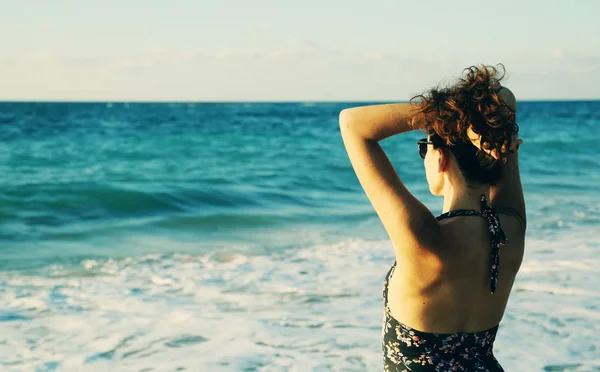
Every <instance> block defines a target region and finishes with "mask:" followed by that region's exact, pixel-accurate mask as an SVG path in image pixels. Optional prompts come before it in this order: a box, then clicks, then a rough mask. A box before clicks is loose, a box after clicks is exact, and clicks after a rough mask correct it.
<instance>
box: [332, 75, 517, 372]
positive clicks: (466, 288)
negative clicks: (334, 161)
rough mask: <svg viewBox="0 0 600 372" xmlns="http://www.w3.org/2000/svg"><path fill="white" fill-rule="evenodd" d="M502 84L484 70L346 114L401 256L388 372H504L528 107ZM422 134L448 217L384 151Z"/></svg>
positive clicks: (353, 151) (350, 145) (366, 182)
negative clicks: (504, 324) (434, 209)
mask: <svg viewBox="0 0 600 372" xmlns="http://www.w3.org/2000/svg"><path fill="white" fill-rule="evenodd" d="M497 75H498V71H497V69H495V68H493V67H488V66H481V67H475V66H472V67H469V68H467V69H465V70H464V76H463V77H462V78H461V79H459V81H458V82H457V83H456V84H455V85H454V86H451V87H448V88H442V89H439V88H434V89H432V90H430V91H428V92H427V93H426V94H424V95H419V96H416V97H413V99H411V103H407V104H389V105H373V106H366V107H356V108H350V109H346V110H343V111H342V112H341V113H340V130H341V134H342V138H343V141H344V145H345V146H346V150H347V152H348V156H349V157H350V161H351V163H352V166H353V167H354V170H355V172H356V175H357V177H358V179H359V181H360V184H361V185H362V187H363V189H364V191H365V193H366V194H367V196H368V198H369V200H370V201H371V204H372V205H373V207H374V208H375V211H376V212H377V214H378V216H379V218H380V219H381V221H382V223H383V225H384V227H385V229H386V231H387V233H388V234H389V236H390V239H391V241H392V243H393V247H394V250H395V253H396V262H395V263H394V265H393V266H392V267H391V268H390V270H389V271H388V273H387V276H386V279H385V282H384V291H383V295H384V327H383V353H384V370H385V371H409V370H410V371H502V367H501V366H500V365H499V364H498V362H497V361H496V359H495V358H494V355H493V353H492V346H493V342H494V339H495V336H496V332H497V330H498V324H499V323H500V320H501V319H502V316H503V314H504V310H505V308H506V303H507V301H508V297H509V294H510V291H511V288H512V285H513V282H514V279H515V276H516V274H517V272H518V270H519V267H520V265H521V261H522V259H523V249H524V239H525V228H526V219H525V202H524V198H523V191H522V188H521V180H520V176H519V166H518V153H517V150H518V147H519V145H520V144H521V143H522V140H520V139H518V136H517V132H518V126H517V124H516V122H515V112H516V101H515V98H514V95H513V94H512V92H510V90H508V89H507V88H504V87H502V86H501V85H500V80H501V79H502V78H501V77H500V78H499V77H498V76H497ZM415 101H416V102H415ZM415 129H418V130H423V131H425V132H426V133H427V134H428V136H427V138H426V139H423V140H420V141H419V142H418V149H419V153H420V155H421V157H422V158H423V159H424V165H425V171H426V176H427V182H428V183H429V190H430V191H431V193H432V194H433V195H436V196H443V197H444V204H443V214H442V215H440V216H438V217H435V216H434V215H433V214H432V213H431V212H430V211H429V209H427V207H425V205H423V204H422V203H421V202H420V201H419V200H417V199H416V198H415V197H414V196H413V195H412V194H411V193H410V192H409V191H408V190H407V189H406V187H405V186H404V184H403V183H402V181H401V180H400V178H399V177H398V175H397V174H396V172H395V170H394V168H393V167H392V164H391V163H390V162H389V160H388V158H387V156H386V155H385V153H384V152H383V150H382V149H381V147H380V145H379V144H378V142H379V141H381V140H383V139H385V138H388V137H390V136H393V135H396V134H400V133H404V132H408V131H410V130H415Z"/></svg>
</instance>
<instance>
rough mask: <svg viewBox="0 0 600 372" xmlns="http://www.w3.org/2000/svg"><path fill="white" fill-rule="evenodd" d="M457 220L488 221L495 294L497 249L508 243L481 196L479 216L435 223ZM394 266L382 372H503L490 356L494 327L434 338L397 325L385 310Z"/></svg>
mask: <svg viewBox="0 0 600 372" xmlns="http://www.w3.org/2000/svg"><path fill="white" fill-rule="evenodd" d="M456 216H482V217H484V218H485V219H486V220H487V224H488V229H489V232H490V237H491V241H492V242H491V244H492V260H491V265H490V292H491V293H492V294H493V293H495V292H496V285H497V282H498V268H499V264H500V262H499V261H500V247H502V246H503V245H505V244H506V243H508V240H507V239H506V236H505V235H504V232H503V231H502V228H501V227H500V221H499V219H498V214H497V213H496V212H495V211H494V210H493V209H492V208H491V207H490V206H489V205H488V204H487V200H486V198H485V195H482V196H481V213H480V212H477V211H474V210H453V211H450V212H446V213H444V214H442V215H440V216H438V217H437V219H438V220H442V219H445V218H450V217H456ZM395 268H396V262H394V265H393V266H392V267H391V268H390V270H389V271H388V273H387V275H386V278H385V282H384V286H383V298H384V305H385V308H384V319H383V332H382V336H383V360H384V371H503V369H502V367H500V365H499V364H498V362H497V361H496V359H495V358H494V355H493V353H492V347H493V344H494V340H495V338H496V333H497V331H498V325H496V326H495V327H493V328H491V329H488V330H485V331H481V332H474V333H465V332H460V333H453V334H437V333H428V332H421V331H418V330H416V329H413V328H411V327H408V326H406V325H405V324H402V323H400V322H398V321H397V320H396V319H394V317H393V316H392V314H391V312H390V309H389V307H388V296H387V291H388V283H389V278H390V276H391V274H392V273H393V271H394V269H395Z"/></svg>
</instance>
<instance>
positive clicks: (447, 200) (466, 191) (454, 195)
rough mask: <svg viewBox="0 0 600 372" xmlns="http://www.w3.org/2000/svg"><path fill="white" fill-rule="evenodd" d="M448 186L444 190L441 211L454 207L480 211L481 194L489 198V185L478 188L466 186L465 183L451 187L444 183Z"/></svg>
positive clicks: (444, 211)
mask: <svg viewBox="0 0 600 372" xmlns="http://www.w3.org/2000/svg"><path fill="white" fill-rule="evenodd" d="M446 185H448V187H446V188H445V190H444V208H443V211H442V213H446V212H449V211H452V210H455V209H471V210H475V211H478V212H481V195H482V194H483V195H485V197H486V198H487V199H488V200H489V199H490V186H489V185H484V186H481V187H478V188H474V189H471V188H467V187H466V185H460V187H453V186H452V185H449V184H448V183H446Z"/></svg>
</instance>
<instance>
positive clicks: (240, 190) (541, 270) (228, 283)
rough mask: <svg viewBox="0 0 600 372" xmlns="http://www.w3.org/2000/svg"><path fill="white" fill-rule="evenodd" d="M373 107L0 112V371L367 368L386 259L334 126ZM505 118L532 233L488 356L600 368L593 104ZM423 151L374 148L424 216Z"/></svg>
mask: <svg viewBox="0 0 600 372" xmlns="http://www.w3.org/2000/svg"><path fill="white" fill-rule="evenodd" d="M374 103H376V102H287V103H283V102H282V103H261V102H250V103H243V102H238V103H225V102H222V103H194V102H181V103H127V102H95V103H85V102H79V103H77V102H73V103H68V102H59V103H52V102H3V103H0V371H102V372H105V371H139V372H149V371H380V370H382V367H383V354H382V349H381V331H382V329H381V326H382V317H383V298H382V289H383V280H384V277H385V274H386V272H387V270H389V268H390V267H391V265H392V264H393V262H394V259H395V258H394V254H393V249H392V245H391V242H390V240H389V238H388V236H387V234H386V232H385V230H384V229H383V226H382V224H381V222H380V221H379V219H378V217H377V215H376V213H375V211H374V210H373V208H372V206H371V205H370V203H369V201H368V199H367V197H366V195H365V194H364V192H363V190H362V189H361V186H360V184H359V183H358V180H357V178H356V175H355V173H354V171H353V169H352V167H351V165H350V162H349V159H348V156H347V154H346V151H345V148H344V146H343V142H342V139H341V136H340V133H339V126H338V114H339V112H340V110H342V109H344V108H347V107H353V106H359V105H366V104H374ZM517 122H518V124H519V126H520V132H519V133H520V135H521V137H522V138H523V139H524V145H523V146H522V147H521V149H520V154H521V155H520V167H521V177H522V181H523V188H524V192H525V200H526V205H527V217H528V230H527V236H526V246H525V257H524V261H523V265H522V268H521V271H520V272H519V274H518V276H517V279H516V282H515V285H514V288H513V293H512V294H511V297H510V299H509V303H508V307H507V310H506V313H505V316H504V319H503V321H502V322H501V324H500V328H499V331H498V338H497V340H496V344H495V348H494V351H495V355H496V357H497V359H498V360H499V362H500V363H501V364H502V366H503V367H504V369H505V370H506V371H600V234H599V229H600V155H599V152H598V151H599V150H598V149H599V143H600V101H558V102H552V101H542V102H536V101H527V102H520V103H519V112H518V114H517ZM421 137H423V134H422V133H420V132H409V133H404V134H401V135H398V136H394V137H391V138H388V139H386V140H384V141H382V142H381V145H382V147H383V149H384V150H385V152H386V154H387V155H388V157H389V158H390V160H391V161H392V163H393V165H394V167H395V169H396V171H397V172H398V174H399V176H400V178H401V179H402V180H403V182H404V183H405V184H406V186H407V187H408V189H409V190H410V191H411V192H412V193H413V194H414V195H415V196H416V197H417V198H418V199H420V200H421V201H422V202H423V203H425V205H427V207H429V208H430V209H431V211H432V212H433V213H434V214H436V215H437V214H440V213H441V209H442V199H441V198H439V197H434V196H432V195H431V194H430V193H429V191H428V187H427V182H426V180H425V172H424V168H423V161H422V160H421V158H420V157H419V155H418V152H417V145H416V141H417V140H418V139H420V138H421ZM500 280H501V279H500Z"/></svg>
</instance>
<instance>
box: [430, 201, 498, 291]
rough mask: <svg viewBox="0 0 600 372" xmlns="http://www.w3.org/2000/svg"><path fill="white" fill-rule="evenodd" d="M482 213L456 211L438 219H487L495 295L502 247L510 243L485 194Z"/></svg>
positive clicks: (467, 210) (491, 276) (492, 289)
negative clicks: (477, 217) (461, 217)
mask: <svg viewBox="0 0 600 372" xmlns="http://www.w3.org/2000/svg"><path fill="white" fill-rule="evenodd" d="M480 201H481V212H477V211H474V210H470V209H456V210H452V211H449V212H446V213H444V214H441V215H439V216H438V217H437V219H438V221H439V220H443V219H444V218H450V217H456V216H481V217H483V218H485V219H486V222H487V225H488V230H489V232H490V238H491V240H492V262H491V264H490V292H491V293H492V294H494V293H495V292H496V285H497V284H498V269H499V267H500V247H502V246H503V245H506V243H508V239H506V236H505V235H504V231H502V228H501V227H500V219H499V218H498V213H496V211H494V210H493V209H492V207H491V206H490V205H489V204H488V202H487V199H486V197H485V195H484V194H481V199H480Z"/></svg>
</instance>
